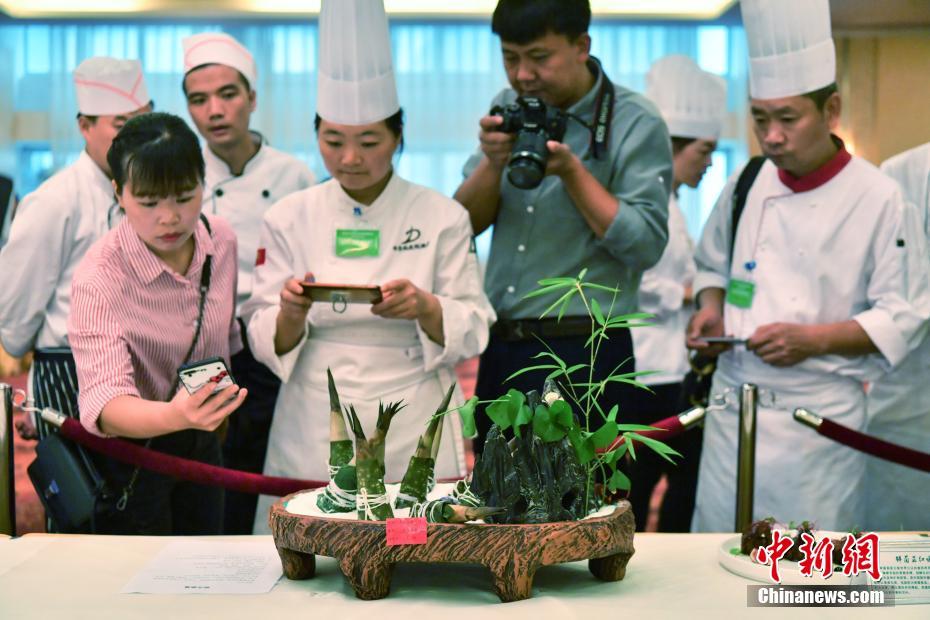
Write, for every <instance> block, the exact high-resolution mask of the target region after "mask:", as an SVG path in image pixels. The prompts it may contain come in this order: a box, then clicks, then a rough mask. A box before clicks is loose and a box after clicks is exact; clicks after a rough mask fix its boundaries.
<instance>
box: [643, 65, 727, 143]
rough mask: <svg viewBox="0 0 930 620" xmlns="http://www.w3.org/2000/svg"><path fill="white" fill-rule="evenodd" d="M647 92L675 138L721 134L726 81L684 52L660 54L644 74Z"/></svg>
mask: <svg viewBox="0 0 930 620" xmlns="http://www.w3.org/2000/svg"><path fill="white" fill-rule="evenodd" d="M646 96H647V97H649V99H651V100H652V102H653V103H655V104H656V107H658V108H659V112H661V113H662V118H664V119H665V124H666V125H668V133H669V134H670V135H672V136H675V137H677V138H705V139H713V140H716V139H717V138H719V137H720V130H721V129H722V127H723V118H724V115H725V114H726V111H727V85H726V82H725V81H724V80H723V78H721V77H720V76H717V75H714V74H713V73H708V72H707V71H704V70H703V69H701V68H700V67H699V66H697V63H695V62H694V61H693V60H691V59H690V58H688V57H687V56H678V55H672V56H666V57H664V58H660V59H659V60H657V61H656V62H655V63H653V65H652V67H651V68H650V69H649V73H648V74H647V75H646Z"/></svg>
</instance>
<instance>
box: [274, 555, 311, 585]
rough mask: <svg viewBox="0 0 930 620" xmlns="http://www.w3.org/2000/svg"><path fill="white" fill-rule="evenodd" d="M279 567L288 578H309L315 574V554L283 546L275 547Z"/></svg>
mask: <svg viewBox="0 0 930 620" xmlns="http://www.w3.org/2000/svg"><path fill="white" fill-rule="evenodd" d="M277 549H278V555H279V556H280V557H281V567H282V568H283V569H284V576H285V577H287V578H288V579H310V578H311V577H313V575H314V574H316V556H314V555H313V554H312V553H303V552H301V551H294V550H292V549H286V548H284V547H277Z"/></svg>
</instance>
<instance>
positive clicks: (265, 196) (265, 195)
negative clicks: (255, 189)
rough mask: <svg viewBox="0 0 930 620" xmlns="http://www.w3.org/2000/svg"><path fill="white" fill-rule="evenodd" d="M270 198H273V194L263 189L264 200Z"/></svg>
mask: <svg viewBox="0 0 930 620" xmlns="http://www.w3.org/2000/svg"><path fill="white" fill-rule="evenodd" d="M268 196H271V192H269V191H268V190H267V189H263V190H262V198H268Z"/></svg>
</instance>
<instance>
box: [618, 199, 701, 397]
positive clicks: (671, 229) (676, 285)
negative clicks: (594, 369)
mask: <svg viewBox="0 0 930 620" xmlns="http://www.w3.org/2000/svg"><path fill="white" fill-rule="evenodd" d="M695 272H696V269H695V266H694V243H693V242H692V241H691V235H689V234H688V227H687V226H686V225H685V218H684V215H682V213H681V208H680V207H679V206H678V199H677V198H676V197H675V196H674V194H673V195H672V197H671V199H670V200H669V203H668V245H666V246H665V250H664V251H663V252H662V257H661V258H660V259H659V262H658V263H656V264H655V266H654V267H652V268H651V269H648V270H646V271H645V272H644V273H643V278H642V281H641V282H640V285H639V310H640V311H641V312H649V313H650V314H653V315H655V318H654V319H651V322H652V323H653V325H651V326H649V327H635V328H633V329H631V330H630V333H631V334H632V335H633V350H634V353H635V355H636V369H637V370H657V371H659V372H658V373H656V374H654V375H646V376H643V377H640V378H639V379H638V380H639V381H640V382H641V383H644V384H646V385H663V384H667V383H679V382H680V381H681V380H682V379H683V378H684V376H685V373H687V372H688V350H687V349H686V348H685V330H686V328H687V326H688V318H689V317H690V315H691V310H690V308H688V307H684V303H683V302H684V296H685V285H686V284H687V283H689V282H693V281H694V274H695Z"/></svg>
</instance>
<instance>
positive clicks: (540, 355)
mask: <svg viewBox="0 0 930 620" xmlns="http://www.w3.org/2000/svg"><path fill="white" fill-rule="evenodd" d="M544 357H548V358H550V359H552V360H553V361H554V362H555V363H556V364H558V365H559V368H565V362H564V361H563V360H562V358H561V357H559V356H558V355H556V354H555V353H553V352H552V351H540V352H539V353H537V354H536V355H534V356H533V357H532V359H534V360H538V359H542V358H544Z"/></svg>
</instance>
